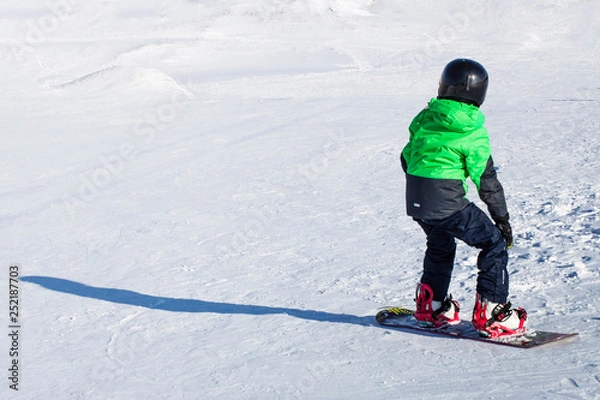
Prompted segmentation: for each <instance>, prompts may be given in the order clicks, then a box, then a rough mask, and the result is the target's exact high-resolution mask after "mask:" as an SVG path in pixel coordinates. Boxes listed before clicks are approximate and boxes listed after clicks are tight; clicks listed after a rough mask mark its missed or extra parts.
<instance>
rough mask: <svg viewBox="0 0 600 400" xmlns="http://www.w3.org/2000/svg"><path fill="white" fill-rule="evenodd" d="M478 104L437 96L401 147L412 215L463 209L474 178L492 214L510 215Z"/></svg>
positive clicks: (437, 216) (432, 215)
mask: <svg viewBox="0 0 600 400" xmlns="http://www.w3.org/2000/svg"><path fill="white" fill-rule="evenodd" d="M484 122H485V117H484V116H483V114H482V113H481V111H480V110H479V108H477V107H475V106H472V105H469V104H465V103H461V102H458V101H454V100H449V99H432V100H431V101H430V102H429V106H428V107H427V108H425V109H424V110H423V111H421V112H420V113H419V114H418V115H417V116H416V117H415V118H414V119H413V121H412V123H411V124H410V127H409V132H410V139H409V142H408V144H407V145H406V146H405V147H404V149H403V150H402V155H401V159H402V167H403V169H404V172H405V173H406V177H407V179H406V208H407V213H408V215H410V216H412V217H414V218H418V219H423V220H441V219H444V218H447V217H449V216H450V215H452V214H454V213H456V212H457V211H460V210H462V209H463V208H464V207H466V206H467V205H468V204H469V203H470V202H469V200H468V199H467V198H466V195H467V190H468V189H467V183H466V179H467V178H470V179H471V180H472V181H473V183H474V184H475V186H476V187H477V191H478V193H479V197H480V198H481V200H482V201H483V202H484V203H486V205H487V207H488V210H489V212H490V214H491V215H492V217H503V216H505V215H506V214H508V210H507V207H506V200H505V197H504V191H503V189H502V185H501V184H500V182H499V181H498V178H497V175H496V171H495V169H494V163H493V160H492V156H491V147H490V140H489V136H488V133H487V130H486V129H485V128H484V126H483V123H484Z"/></svg>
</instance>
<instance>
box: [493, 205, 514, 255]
mask: <svg viewBox="0 0 600 400" xmlns="http://www.w3.org/2000/svg"><path fill="white" fill-rule="evenodd" d="M508 219H509V215H508V214H506V215H505V216H504V217H494V222H495V223H496V227H497V228H498V229H499V230H500V233H501V234H502V237H503V238H504V240H505V241H506V247H507V248H508V249H510V248H511V247H513V244H515V240H514V238H513V234H512V228H511V227H510V223H509V222H508Z"/></svg>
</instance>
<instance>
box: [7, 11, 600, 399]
mask: <svg viewBox="0 0 600 400" xmlns="http://www.w3.org/2000/svg"><path fill="white" fill-rule="evenodd" d="M599 14H600V6H598V5H597V4H596V3H594V2H589V1H578V0H553V1H546V2H541V1H532V2H528V3H526V4H523V3H521V2H513V1H509V2H503V3H498V4H496V3H494V4H492V3H481V4H478V5H473V4H472V3H471V2H467V1H441V2H436V3H435V4H418V5H417V4H415V5H412V4H410V3H408V2H393V1H387V0H383V1H377V2H375V1H370V0H368V1H367V0H331V1H327V0H313V1H309V2H304V1H299V0H289V1H283V0H260V1H257V2H241V1H235V0H215V1H208V2H201V1H192V0H178V1H173V2H164V1H150V2H147V1H141V0H129V1H127V2H110V1H104V2H99V3H97V4H96V3H94V4H88V3H86V2H80V1H75V0H65V1H39V0H36V1H30V2H27V4H8V3H6V4H3V5H1V6H0V48H2V50H3V51H2V54H4V56H3V57H1V58H0V72H2V73H1V74H0V88H1V89H0V102H1V105H2V110H3V113H2V116H3V118H2V119H1V120H0V128H1V129H0V132H2V135H3V136H4V138H5V139H4V147H3V149H4V151H3V152H2V158H1V160H0V163H1V166H0V182H1V183H2V185H0V187H1V188H2V189H1V191H0V221H1V223H0V233H1V235H2V238H3V246H2V247H0V262H2V263H3V264H4V265H5V266H6V267H7V268H8V266H10V265H15V264H17V265H19V268H20V274H21V282H20V299H19V301H20V307H21V316H20V319H21V322H22V336H21V342H20V347H21V350H22V351H21V355H20V356H19V362H20V365H21V368H22V369H21V374H20V383H19V389H20V390H19V391H20V392H21V393H20V395H21V396H22V397H23V398H28V399H47V398H57V399H109V398H131V399H165V398H173V399H220V398H225V399H292V398H298V399H366V398H368V399H395V398H398V399H421V398H423V397H424V396H425V397H427V398H432V399H438V398H439V399H442V398H443V399H471V398H473V399H474V398H486V399H508V398H511V399H513V398H529V399H555V398H556V399H560V398H569V399H597V398H599V397H600V367H599V365H600V364H599V360H600V352H599V351H598V346H597V345H596V340H595V339H596V338H597V337H598V335H600V329H599V328H598V327H599V321H600V313H599V308H598V305H597V304H598V302H597V301H596V299H597V298H598V295H599V294H600V292H599V288H600V251H599V249H600V218H599V211H598V210H599V203H598V199H599V198H600V185H599V184H598V180H597V172H598V168H599V166H600V165H599V161H598V160H599V158H598V157H599V156H598V153H599V150H600V148H599V139H598V133H597V132H598V128H599V123H598V118H597V111H598V107H597V105H598V101H599V95H600V85H599V84H598V82H597V79H596V78H597V71H598V69H599V67H600V47H598V44H597V42H598V41H597V38H598V37H599V34H600V32H599V27H598V23H597V21H598V19H599V17H600V15H599ZM460 56H466V57H472V58H475V59H478V60H479V61H481V62H482V63H483V64H484V65H485V66H486V67H487V69H488V71H490V75H491V84H490V90H489V93H488V98H487V100H486V104H485V105H484V106H483V108H482V110H483V111H484V114H485V115H486V118H487V120H486V126H487V128H488V130H489V131H490V136H491V139H492V147H493V149H494V151H493V153H494V160H495V164H496V166H497V169H498V175H499V177H500V180H501V182H502V183H503V186H504V188H505V192H506V194H507V201H508V205H509V210H510V213H511V222H512V225H513V229H514V232H515V235H516V244H515V246H514V248H513V249H512V250H511V253H510V265H509V269H510V276H511V300H512V301H513V303H514V304H515V305H518V306H523V307H525V308H526V309H527V311H528V315H529V318H530V326H531V327H533V328H536V329H540V330H552V331H565V332H566V331H577V332H579V333H580V335H579V337H578V339H577V340H575V341H572V342H570V343H564V344H556V345H548V346H545V347H540V348H536V349H531V350H519V349H509V348H497V347H498V346H491V345H486V344H479V343H472V342H470V341H461V340H451V339H447V338H438V337H430V336H422V335H417V334H411V333H402V332H398V331H393V330H390V329H384V328H381V327H379V326H375V321H374V318H372V316H373V315H374V314H375V313H376V312H377V310H378V309H379V308H382V307H385V306H391V305H411V304H412V301H413V296H414V293H413V291H414V287H415V285H416V283H417V281H418V279H419V276H420V265H421V262H422V257H423V251H424V244H425V243H424V237H423V234H422V232H420V230H419V229H418V226H417V225H416V224H415V223H414V222H413V221H412V220H410V218H408V217H406V216H405V213H404V191H403V190H404V177H403V175H402V172H401V169H400V165H399V162H398V155H399V153H400V151H401V150H402V146H403V145H404V143H405V142H406V140H407V137H408V134H407V126H408V124H409V122H410V120H411V118H412V117H413V116H414V115H416V113H417V112H418V111H419V110H420V109H421V108H423V107H424V106H425V105H426V103H427V101H428V100H429V99H430V98H431V97H433V96H434V95H435V93H436V89H437V80H438V78H439V73H440V72H441V69H442V68H443V66H444V65H445V64H446V63H447V62H448V61H450V60H451V59H453V58H456V57H460ZM469 197H470V199H471V200H473V201H475V202H477V203H478V204H479V205H481V203H480V202H479V201H478V200H477V199H476V194H475V192H474V190H473V189H471V193H470V196H469ZM476 260H477V253H476V252H475V251H474V250H473V249H470V248H468V247H467V246H465V245H459V247H458V252H457V258H456V267H455V275H454V278H453V281H452V285H451V292H452V294H453V295H454V298H456V299H458V301H459V302H460V303H461V304H462V310H463V311H462V313H463V317H464V318H469V311H470V308H471V307H472V302H473V299H474V296H475V277H476V273H477V270H476V267H475V264H476ZM7 276H8V273H7ZM3 287H4V288H5V289H4V290H3V292H2V293H3V294H2V295H0V298H1V299H2V300H1V302H2V304H4V305H5V308H4V309H7V308H8V293H9V291H8V287H7V286H3ZM7 316H8V315H7ZM5 326H8V323H6V324H5ZM7 329H8V328H7ZM9 347H10V343H9V341H8V339H7V337H6V336H5V339H4V340H2V341H0V350H1V351H2V352H3V353H4V354H5V355H4V356H3V357H0V360H2V362H3V363H4V364H2V365H3V366H4V367H3V368H6V369H7V368H8V367H9V366H10V362H11V360H10V359H9V358H8V354H7V353H8V349H9ZM2 349H3V350H2ZM6 369H5V371H6ZM4 382H5V383H4V384H3V386H2V387H1V388H0V392H2V398H13V397H15V398H16V397H17V396H18V395H17V394H16V393H14V391H13V390H11V389H10V388H9V384H8V381H7V380H5V381H4Z"/></svg>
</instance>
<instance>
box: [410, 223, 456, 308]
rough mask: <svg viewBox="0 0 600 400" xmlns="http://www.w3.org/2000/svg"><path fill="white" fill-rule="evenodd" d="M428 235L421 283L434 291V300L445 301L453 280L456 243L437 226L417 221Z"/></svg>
mask: <svg viewBox="0 0 600 400" xmlns="http://www.w3.org/2000/svg"><path fill="white" fill-rule="evenodd" d="M416 221H417V222H418V223H419V225H420V226H421V228H423V231H425V234H426V235H427V250H426V251H425V258H424V260H423V275H422V276H421V283H425V284H427V285H429V286H430V287H431V289H432V290H433V300H435V301H444V300H445V298H446V294H447V293H448V287H449V286H450V279H451V278H452V269H453V267H454V257H455V255H456V241H455V240H454V238H453V237H452V236H450V235H449V234H447V233H446V231H445V230H444V229H443V228H441V227H440V226H437V225H431V224H428V223H426V222H424V221H420V220H416Z"/></svg>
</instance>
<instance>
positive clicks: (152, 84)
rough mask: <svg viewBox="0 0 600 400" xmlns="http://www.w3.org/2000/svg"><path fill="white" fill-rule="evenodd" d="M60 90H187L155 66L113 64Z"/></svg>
mask: <svg viewBox="0 0 600 400" xmlns="http://www.w3.org/2000/svg"><path fill="white" fill-rule="evenodd" d="M57 89H58V90H59V91H61V92H62V91H72V92H83V93H94V94H97V93H98V92H103V91H105V92H109V93H135V92H139V93H142V94H147V93H148V92H153V93H157V94H161V93H173V92H186V90H185V89H184V88H183V87H181V86H180V85H179V84H178V83H177V82H176V81H175V80H174V79H173V78H171V77H170V76H169V75H167V74H165V73H164V72H162V71H160V70H157V69H154V68H144V67H130V66H120V65H118V66H112V67H108V68H104V69H101V70H98V71H95V72H92V73H89V74H87V75H84V76H82V77H79V78H77V79H74V80H72V81H69V82H67V83H63V84H61V85H59V86H58V87H57Z"/></svg>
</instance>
